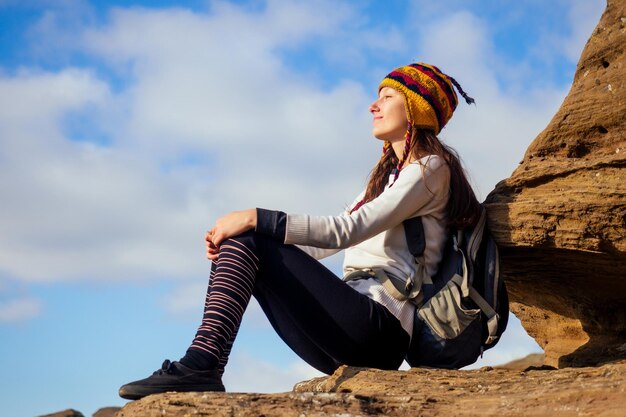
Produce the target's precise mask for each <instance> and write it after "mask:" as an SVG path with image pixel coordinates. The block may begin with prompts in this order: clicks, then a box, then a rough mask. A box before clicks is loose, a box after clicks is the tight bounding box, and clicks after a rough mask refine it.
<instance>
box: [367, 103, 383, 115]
mask: <svg viewBox="0 0 626 417" xmlns="http://www.w3.org/2000/svg"><path fill="white" fill-rule="evenodd" d="M379 110H380V108H379V107H378V100H376V101H375V102H373V103H372V104H370V108H369V111H370V113H372V114H374V113H375V112H377V111H379Z"/></svg>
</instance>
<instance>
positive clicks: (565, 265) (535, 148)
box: [486, 0, 626, 367]
mask: <svg viewBox="0 0 626 417" xmlns="http://www.w3.org/2000/svg"><path fill="white" fill-rule="evenodd" d="M625 84H626V1H624V0H610V1H608V3H607V8H606V10H605V12H604V14H603V16H602V18H601V20H600V23H599V24H598V26H597V27H596V29H595V30H594V32H593V34H592V36H591V38H590V39H589V40H588V42H587V45H586V46H585V49H584V51H583V53H582V55H581V58H580V61H579V63H578V67H577V70H576V74H575V77H574V82H573V85H572V87H571V90H570V92H569V94H568V96H567V97H566V98H565V100H564V102H563V104H562V106H561V108H560V109H559V111H558V112H557V113H556V115H555V116H554V118H553V119H552V121H551V122H550V124H549V125H548V127H547V128H546V129H545V130H544V131H543V132H542V133H540V134H539V136H538V137H537V138H536V139H535V140H534V141H533V142H532V144H531V145H530V147H529V148H528V150H527V152H526V154H525V155H524V159H523V161H522V162H521V164H520V166H519V167H518V168H517V169H516V170H515V171H514V172H513V174H512V175H511V177H510V178H508V179H507V180H505V181H502V182H500V183H499V184H498V185H497V186H496V189H495V190H494V191H492V193H491V194H490V195H489V196H488V197H487V200H486V203H487V210H488V213H489V222H490V226H491V228H492V231H493V232H494V235H495V237H496V240H497V242H498V243H499V245H500V247H501V255H502V263H501V266H502V273H503V275H504V276H505V279H506V282H507V285H508V288H509V292H510V298H511V301H512V305H511V310H512V311H513V312H514V313H515V315H516V316H517V317H518V318H519V319H520V320H521V321H522V324H523V326H524V328H525V329H526V331H527V332H528V333H529V334H530V335H531V336H532V337H533V338H534V339H535V340H536V341H537V343H539V345H540V346H541V347H543V349H544V350H545V353H546V359H545V361H546V363H547V364H550V365H553V366H559V367H563V366H582V365H590V364H598V363H604V362H606V361H610V360H615V359H616V358H623V357H626V170H625V168H626V85H625Z"/></svg>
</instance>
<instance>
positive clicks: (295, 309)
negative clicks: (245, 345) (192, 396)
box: [181, 232, 409, 374]
mask: <svg viewBox="0 0 626 417" xmlns="http://www.w3.org/2000/svg"><path fill="white" fill-rule="evenodd" d="M251 295H254V297H255V298H256V299H257V300H258V302H259V304H260V305H261V308H262V309H263V311H264V312H265V314H266V315H267V317H268V319H269V321H270V323H271V324H272V326H273V327H274V329H275V330H276V332H277V333H278V335H279V336H280V337H281V338H282V339H283V340H284V341H285V343H287V345H288V346H289V347H290V348H291V349H293V351H294V352H296V354H298V356H300V357H301V358H302V359H304V360H305V361H306V362H307V363H309V364H310V365H311V366H313V367H314V368H316V369H318V370H320V371H322V372H325V373H327V374H331V373H332V372H334V370H335V369H337V367H338V366H340V365H342V364H346V365H352V366H364V367H373V368H380V369H398V367H399V366H400V365H401V363H402V361H403V359H404V356H405V354H406V351H407V347H408V344H409V336H408V334H407V333H406V332H405V331H404V329H403V328H402V326H401V325H400V322H399V320H398V319H397V318H396V317H395V316H393V315H392V314H391V313H390V312H389V311H388V310H387V309H386V308H385V307H383V306H382V305H380V304H379V303H377V302H375V301H373V300H372V299H370V298H369V297H367V296H365V295H362V294H360V293H358V292H357V291H355V290H354V289H353V288H351V287H350V286H349V285H347V284H346V283H345V282H343V281H341V280H340V279H339V278H338V277H337V276H336V275H335V274H333V273H332V272H331V271H330V270H329V269H327V268H326V267H325V266H324V265H322V264H321V263H319V262H318V261H317V260H315V259H313V258H312V257H310V256H309V255H307V254H306V253H304V252H303V251H302V250H300V249H299V248H297V247H295V246H293V245H284V244H282V243H279V242H278V241H277V240H275V239H273V238H271V237H269V236H266V235H263V234H260V233H256V232H247V233H244V234H242V235H240V236H237V237H234V238H231V239H227V240H226V241H224V242H223V243H222V244H221V245H220V252H219V259H218V260H216V261H214V262H213V266H212V271H211V278H210V281H209V289H208V291H207V301H206V303H205V311H204V317H203V321H202V324H201V326H200V328H199V329H198V332H197V334H196V337H195V339H194V341H193V343H192V345H191V346H190V347H189V349H188V350H187V354H186V355H185V357H184V358H183V359H181V361H183V363H184V362H185V360H187V361H188V362H189V361H195V363H196V364H197V363H201V364H202V367H205V368H219V369H221V370H222V371H223V367H224V366H225V365H226V362H227V360H228V354H229V353H230V347H231V346H232V343H233V341H234V339H235V336H236V334H237V330H238V328H239V324H240V322H241V317H242V315H243V311H244V310H245V308H246V306H247V304H248V302H249V300H250V296H251Z"/></svg>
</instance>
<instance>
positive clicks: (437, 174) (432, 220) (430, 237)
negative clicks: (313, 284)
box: [285, 155, 450, 335]
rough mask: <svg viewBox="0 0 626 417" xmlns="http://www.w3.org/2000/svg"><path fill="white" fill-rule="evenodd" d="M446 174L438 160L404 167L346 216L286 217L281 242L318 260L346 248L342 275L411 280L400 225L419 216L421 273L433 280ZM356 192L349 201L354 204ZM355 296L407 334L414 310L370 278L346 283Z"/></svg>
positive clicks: (441, 238) (443, 231)
mask: <svg viewBox="0 0 626 417" xmlns="http://www.w3.org/2000/svg"><path fill="white" fill-rule="evenodd" d="M449 184H450V170H449V169H448V167H447V165H446V163H445V161H444V160H443V159H442V158H440V157H438V156H434V155H431V156H427V157H424V158H422V159H420V160H419V161H415V162H413V163H411V164H408V165H407V166H406V167H405V168H404V169H402V171H401V172H400V175H399V176H398V179H397V180H396V182H395V183H394V184H393V186H392V187H389V185H387V187H385V190H384V191H383V193H381V194H380V195H379V196H378V197H377V198H375V199H374V200H372V201H370V202H369V203H366V204H364V205H363V206H361V208H359V209H358V210H357V211H355V212H353V213H352V214H350V213H348V212H345V213H343V214H341V215H339V216H308V215H304V214H288V215H287V229H286V235H285V243H287V244H297V245H299V246H300V247H301V248H302V249H303V250H305V251H306V252H307V253H309V254H310V255H311V256H313V257H315V258H316V259H321V258H324V257H326V256H329V255H332V254H333V253H336V252H337V251H339V250H341V249H346V251H345V259H344V265H343V270H344V275H346V274H347V273H350V272H352V271H354V270H356V269H368V268H382V269H383V270H384V271H385V272H386V273H387V274H388V275H392V276H394V277H398V278H401V279H402V280H403V281H404V280H405V279H406V278H407V277H408V276H411V277H414V275H415V271H416V267H415V258H414V257H413V255H411V253H410V252H409V249H408V246H407V242H406V237H405V234H404V227H403V225H402V222H403V221H404V220H406V219H409V218H412V217H417V216H421V217H422V222H423V225H424V234H425V239H426V248H425V251H424V261H425V269H426V273H427V274H428V275H430V276H433V275H434V274H435V273H436V272H437V264H438V263H439V261H440V260H441V256H442V253H443V246H444V244H445V238H446V227H445V224H446V214H445V211H446V210H445V209H446V204H447V202H448V197H449V189H450V187H449ZM363 194H364V192H362V193H361V194H360V195H359V196H358V197H357V198H356V199H355V201H354V202H353V205H351V206H350V207H353V206H354V204H356V202H358V201H360V200H361V198H362V196H363ZM348 284H349V285H351V286H353V287H354V288H355V289H356V290H357V291H358V292H360V293H361V294H365V295H367V296H368V297H370V298H372V299H374V300H375V301H377V302H379V303H381V304H382V305H384V306H385V307H386V308H387V309H388V310H389V311H390V312H391V313H392V314H393V315H394V316H396V317H397V318H398V320H400V323H401V324H402V327H403V328H404V329H405V330H406V331H407V333H408V334H409V335H412V329H413V316H414V312H415V306H414V305H413V304H412V303H410V302H408V301H399V300H396V299H395V298H393V297H392V296H391V295H390V294H389V293H388V292H387V291H386V290H385V289H384V288H383V286H382V285H381V284H380V283H379V282H378V281H377V280H376V279H374V278H370V279H362V280H357V281H349V282H348Z"/></svg>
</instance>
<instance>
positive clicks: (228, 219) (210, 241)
mask: <svg viewBox="0 0 626 417" xmlns="http://www.w3.org/2000/svg"><path fill="white" fill-rule="evenodd" d="M255 227H256V209H249V210H243V211H233V212H232V213H228V214H227V215H225V216H224V217H221V218H219V219H218V220H217V221H216V222H215V226H213V228H212V229H211V230H209V231H208V232H207V233H206V235H205V237H204V240H206V256H207V258H209V259H210V260H212V261H214V260H216V259H217V258H218V256H219V246H220V244H221V243H222V242H223V241H224V240H226V239H228V238H229V237H233V236H237V235H240V234H242V233H244V232H247V231H248V230H251V229H254V228H255Z"/></svg>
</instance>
